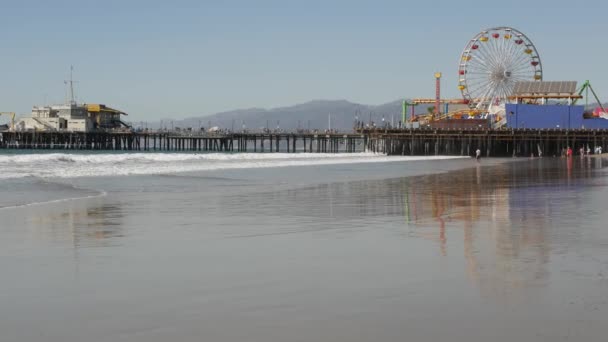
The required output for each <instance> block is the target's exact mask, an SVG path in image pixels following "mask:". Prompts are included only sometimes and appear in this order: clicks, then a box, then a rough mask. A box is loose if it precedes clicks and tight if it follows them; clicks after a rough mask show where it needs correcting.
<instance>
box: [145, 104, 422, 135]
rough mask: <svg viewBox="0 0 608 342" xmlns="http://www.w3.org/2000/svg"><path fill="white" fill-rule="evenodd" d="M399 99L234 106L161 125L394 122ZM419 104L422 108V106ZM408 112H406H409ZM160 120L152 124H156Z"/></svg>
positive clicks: (314, 125)
mask: <svg viewBox="0 0 608 342" xmlns="http://www.w3.org/2000/svg"><path fill="white" fill-rule="evenodd" d="M401 101H402V100H396V101H392V102H389V103H385V104H381V105H365V104H360V103H354V102H350V101H347V100H313V101H309V102H305V103H300V104H296V105H293V106H287V107H277V108H271V109H264V108H250V109H237V110H231V111H226V112H221V113H216V114H212V115H208V116H195V117H190V118H185V119H181V120H171V119H165V120H163V127H171V121H172V122H173V125H174V127H182V128H185V127H192V128H198V127H199V125H200V126H202V127H213V126H218V127H220V128H225V129H232V128H233V127H234V130H241V129H242V128H243V126H244V127H245V128H247V129H261V128H266V127H267V126H268V128H270V129H276V128H277V127H279V128H280V129H285V130H290V129H297V128H302V129H307V128H311V129H327V128H329V125H330V120H331V128H332V129H338V130H350V129H352V127H353V124H354V122H355V121H356V120H357V119H358V120H359V121H363V122H365V123H367V122H369V121H370V119H371V121H374V122H376V123H381V122H382V118H383V117H384V120H385V121H386V122H390V121H391V120H394V122H395V124H397V123H398V122H399V120H401ZM421 107H422V108H421ZM417 111H418V112H421V111H424V112H426V108H425V107H424V106H419V107H417ZM408 114H409V112H408ZM159 124H160V123H157V124H156V125H155V126H156V127H158V126H159Z"/></svg>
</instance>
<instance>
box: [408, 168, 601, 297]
mask: <svg viewBox="0 0 608 342" xmlns="http://www.w3.org/2000/svg"><path fill="white" fill-rule="evenodd" d="M602 163H603V162H602V159H601V158H578V159H577V158H569V159H555V158H554V159H545V160H543V159H537V160H531V161H526V162H515V163H506V164H501V165H497V166H492V167H487V168H486V167H481V166H480V165H477V166H476V167H474V168H470V169H466V170H462V171H458V172H452V173H450V174H448V175H445V174H440V175H431V176H427V177H414V178H409V179H404V180H403V182H405V183H406V184H407V185H406V186H403V187H402V188H405V189H406V193H405V194H404V198H405V199H406V205H405V214H406V218H407V219H408V221H409V222H411V223H412V224H413V225H414V226H415V227H416V230H415V231H416V232H417V236H420V237H423V238H426V239H431V240H433V241H437V243H438V244H439V250H440V253H441V255H444V256H446V255H447V250H448V247H447V245H448V238H449V235H453V236H455V237H457V238H462V252H463V254H464V258H465V260H466V266H467V270H466V271H467V274H468V275H469V277H470V279H471V280H472V281H473V282H474V283H476V284H478V285H479V288H480V290H481V291H482V292H488V293H487V294H492V295H496V292H504V291H508V288H517V287H524V286H534V285H543V284H545V283H546V281H547V279H548V276H549V271H548V269H547V267H546V265H547V264H548V262H549V258H550V255H551V246H552V241H550V238H549V236H550V229H551V226H552V223H551V222H552V220H560V219H561V218H562V217H561V215H564V213H562V212H561V211H563V209H564V204H563V203H562V202H563V201H562V199H560V198H559V196H561V191H562V190H564V188H567V187H570V189H569V191H574V192H579V193H580V192H582V190H584V189H585V188H586V187H588V184H586V183H584V182H583V180H584V179H587V178H591V177H592V176H593V173H594V172H595V171H597V170H599V169H601V168H602V167H603V164H602ZM568 200H569V204H568V205H570V206H572V207H575V208H576V207H582V206H584V205H585V203H584V201H585V199H584V197H583V196H573V197H572V198H569V199H568ZM558 203H559V204H558ZM567 212H569V210H567ZM446 225H447V226H448V227H449V228H448V231H449V233H447V232H446ZM434 227H435V228H434ZM456 228H461V229H462V232H459V231H452V230H454V229H456ZM459 248H460V245H459V244H455V248H454V249H459Z"/></svg>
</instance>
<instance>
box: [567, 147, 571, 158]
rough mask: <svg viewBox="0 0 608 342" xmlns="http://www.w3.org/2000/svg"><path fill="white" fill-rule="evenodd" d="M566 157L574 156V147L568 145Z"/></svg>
mask: <svg viewBox="0 0 608 342" xmlns="http://www.w3.org/2000/svg"><path fill="white" fill-rule="evenodd" d="M566 157H572V148H571V147H570V146H568V149H567V150H566Z"/></svg>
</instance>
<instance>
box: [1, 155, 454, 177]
mask: <svg viewBox="0 0 608 342" xmlns="http://www.w3.org/2000/svg"><path fill="white" fill-rule="evenodd" d="M452 158H460V157H445V156H416V157H409V156H407V157H405V156H403V157H402V156H390V157H389V156H386V155H383V154H375V153H336V154H330V153H294V154H290V153H232V154H228V153H114V154H112V153H92V154H84V153H45V154H15V155H0V171H2V172H0V179H2V178H4V179H6V178H21V177H29V176H31V177H41V178H72V177H91V176H122V175H144V174H168V173H182V172H194V171H207V170H222V169H241V168H270V167H289V166H306V165H332V164H354V163H382V162H398V161H417V160H436V159H452Z"/></svg>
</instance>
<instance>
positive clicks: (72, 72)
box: [63, 65, 76, 104]
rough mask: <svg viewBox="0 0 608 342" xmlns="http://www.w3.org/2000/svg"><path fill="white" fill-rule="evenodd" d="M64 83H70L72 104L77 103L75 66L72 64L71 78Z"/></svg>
mask: <svg viewBox="0 0 608 342" xmlns="http://www.w3.org/2000/svg"><path fill="white" fill-rule="evenodd" d="M63 83H65V84H69V85H70V104H76V100H75V99H74V66H73V65H70V80H69V81H64V82H63Z"/></svg>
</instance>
